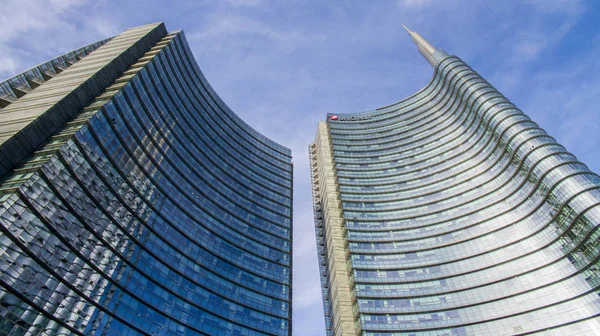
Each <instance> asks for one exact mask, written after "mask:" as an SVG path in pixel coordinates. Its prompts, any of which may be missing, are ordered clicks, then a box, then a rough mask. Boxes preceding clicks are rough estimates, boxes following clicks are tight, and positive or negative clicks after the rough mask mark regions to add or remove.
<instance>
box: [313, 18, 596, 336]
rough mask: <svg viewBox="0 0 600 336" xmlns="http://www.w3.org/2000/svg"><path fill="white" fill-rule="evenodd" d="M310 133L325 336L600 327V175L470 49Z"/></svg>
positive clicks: (425, 46) (429, 56)
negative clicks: (501, 86)
mask: <svg viewBox="0 0 600 336" xmlns="http://www.w3.org/2000/svg"><path fill="white" fill-rule="evenodd" d="M407 31H408V32H409V34H410V36H411V37H412V39H413V41H414V42H415V43H416V44H417V46H418V50H419V51H420V52H421V54H422V55H423V56H424V57H425V59H426V60H427V61H428V62H429V63H430V64H431V65H432V66H433V67H434V69H435V72H434V76H433V78H432V80H431V81H430V83H429V84H428V85H427V86H426V87H425V88H423V89H422V90H421V91H419V92H417V93H415V94H414V95H412V96H410V97H408V98H406V99H404V100H402V101H400V102H398V103H395V104H392V105H390V106H385V107H382V108H379V109H376V110H374V111H368V112H364V113H357V114H346V115H333V114H329V115H328V116H327V121H326V122H321V123H319V126H318V130H317V135H316V139H315V142H314V143H313V144H311V145H310V146H309V152H310V158H311V173H312V186H313V201H314V214H315V226H316V233H317V246H318V253H319V263H320V272H321V283H322V292H323V302H324V307H325V319H326V325H327V333H328V335H369V336H390V335H396V336H399V335H407V336H408V335H415V336H416V335H423V336H425V335H427V336H433V335H529V334H543V335H599V334H600V297H599V295H600V288H599V287H598V286H599V285H600V242H599V239H600V231H599V230H598V224H600V178H599V176H598V175H596V174H594V173H592V172H591V171H590V170H589V169H588V168H587V167H586V166H585V165H584V164H583V163H581V162H579V161H578V160H577V159H576V158H575V156H573V155H572V154H570V153H569V152H567V151H566V150H565V148H564V147H563V146H561V145H560V144H558V143H557V142H556V141H555V140H554V139H553V138H552V137H550V136H549V135H548V134H547V133H546V132H545V131H544V130H542V129H541V128H540V127H539V126H538V125H537V124H536V123H534V122H533V121H531V119H530V118H528V117H527V116H526V115H525V114H524V113H523V112H522V111H521V110H519V109H518V108H517V107H516V106H515V105H513V104H512V103H511V102H510V101H509V100H508V99H506V98H505V97H504V96H503V95H502V94H500V93H499V92H498V91H497V90H495V89H494V88H493V87H492V86H491V85H490V84H489V83H488V82H486V81H485V80H484V79H483V78H482V77H481V76H479V75H478V74H477V73H476V72H475V71H473V69H471V68H470V67H469V66H468V65H467V64H465V63H464V62H463V61H462V60H460V59H459V58H458V57H455V56H451V55H448V54H447V53H446V52H444V51H443V50H441V49H435V48H434V47H432V46H431V44H429V43H428V42H427V41H426V40H425V39H423V38H422V37H421V36H420V35H419V34H417V33H415V32H412V31H410V30H408V29H407Z"/></svg>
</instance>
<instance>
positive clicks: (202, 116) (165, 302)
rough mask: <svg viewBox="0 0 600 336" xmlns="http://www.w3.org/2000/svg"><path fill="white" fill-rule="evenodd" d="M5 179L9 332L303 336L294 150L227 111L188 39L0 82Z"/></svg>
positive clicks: (1, 312)
mask: <svg viewBox="0 0 600 336" xmlns="http://www.w3.org/2000/svg"><path fill="white" fill-rule="evenodd" d="M0 176H1V179H0V224H1V225H0V334H2V335H109V336H113V335H289V334H291V311H292V309H291V298H292V294H291V281H292V274H291V270H292V268H291V267H292V259H291V250H292V209H291V206H292V164H291V156H290V150H289V149H287V148H285V147H283V146H281V145H279V144H277V143H275V142H273V141H271V140H269V139H267V138H266V137H264V136H263V135H261V134H259V133H258V132H257V131H255V130H254V129H252V128H251V127H250V126H248V125H247V124H246V123H244V122H243V121H242V120H241V119H240V118H239V117H237V116H236V115H235V114H234V113H233V112H232V111H231V110H230V109H229V108H228V107H227V106H226V105H225V103H223V101H221V99H220V98H219V97H218V96H217V94H216V93H215V92H214V91H213V89H212V88H211V86H210V85H209V84H208V82H207V81H206V78H205V77H204V76H203V75H202V72H201V71H200V69H199V68H198V65H197V64H196V62H195V60H194V58H193V56H192V53H191V51H190V48H189V46H188V44H187V42H186V40H185V37H184V34H183V32H181V31H179V32H173V33H168V32H167V30H166V29H165V26H164V24H162V23H159V24H151V25H146V26H142V27H137V28H132V29H129V30H127V31H125V32H123V33H122V34H120V35H118V36H115V37H113V38H111V39H108V40H104V41H100V42H98V43H95V44H92V45H90V46H87V47H84V48H81V49H78V50H75V51H73V52H71V53H68V54H65V55H63V56H60V57H58V58H56V59H53V60H51V61H49V62H46V63H44V64H42V65H40V66H38V67H35V68H33V69H31V70H29V71H27V72H25V73H23V74H20V75H18V76H15V77H13V78H11V79H9V80H7V81H5V82H2V83H0Z"/></svg>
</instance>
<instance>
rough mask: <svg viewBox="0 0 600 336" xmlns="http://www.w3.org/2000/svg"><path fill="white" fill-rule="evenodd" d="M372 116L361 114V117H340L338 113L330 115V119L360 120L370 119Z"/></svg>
mask: <svg viewBox="0 0 600 336" xmlns="http://www.w3.org/2000/svg"><path fill="white" fill-rule="evenodd" d="M369 119H371V116H361V117H338V116H336V115H333V116H330V117H329V120H339V121H360V120H369Z"/></svg>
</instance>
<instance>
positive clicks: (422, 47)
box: [402, 25, 437, 66]
mask: <svg viewBox="0 0 600 336" xmlns="http://www.w3.org/2000/svg"><path fill="white" fill-rule="evenodd" d="M402 27H404V29H406V31H407V32H408V35H410V38H411V39H412V40H413V42H415V44H416V45H417V48H418V49H419V52H420V53H421V55H423V57H425V59H426V60H427V62H429V64H431V65H433V66H435V65H436V64H437V61H436V60H435V58H434V57H433V54H434V53H435V51H436V50H435V48H434V47H433V46H432V45H431V43H429V42H427V40H426V39H424V38H423V36H421V34H419V33H417V32H414V31H412V30H410V29H408V27H407V26H405V25H402Z"/></svg>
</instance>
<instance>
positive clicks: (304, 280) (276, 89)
mask: <svg viewBox="0 0 600 336" xmlns="http://www.w3.org/2000/svg"><path fill="white" fill-rule="evenodd" d="M599 6H600V2H598V1H587V2H586V1H577V0H572V1H567V0H562V1H551V0H538V1H536V0H531V1H517V0H514V1H454V0H445V1H443V0H438V1H433V0H404V1H344V2H342V1H339V2H324V1H307V0H303V1H275V0H273V1H262V0H227V1H191V0H190V1H146V2H145V3H144V4H141V2H139V1H115V2H112V3H111V2H109V1H102V0H99V1H78V0H55V1H31V0H29V1H28V0H17V1H13V0H3V1H2V11H1V12H0V31H1V32H2V34H0V79H5V78H8V77H10V76H12V75H14V74H16V73H19V72H21V71H24V70H26V69H27V68H29V67H32V66H34V65H36V64H39V63H41V62H44V61H46V60H48V59H50V58H53V57H55V56H57V55H59V54H61V53H64V52H67V51H70V50H72V49H75V48H77V47H80V46H83V45H86V44H89V43H91V42H94V41H96V40H100V39H103V38H106V37H109V36H112V35H116V34H118V33H120V32H121V31H123V30H125V29H126V28H128V27H133V26H138V25H143V24H147V23H151V22H157V21H164V22H165V23H166V25H167V28H168V29H169V30H179V29H183V30H184V32H185V34H186V36H187V38H188V41H189V43H190V46H191V48H192V51H193V52H194V55H195V57H196V60H197V62H198V64H199V65H200V67H201V68H202V70H203V71H204V73H205V75H206V76H207V78H208V79H209V81H210V82H211V84H212V85H213V87H214V88H215V90H216V91H217V92H218V93H219V95H220V96H221V97H222V98H223V100H224V101H225V102H227V104H228V105H229V106H230V107H231V108H232V109H233V110H234V111H235V112H236V113H237V114H238V115H239V116H240V117H242V118H243V119H244V120H246V122H248V123H249V124H250V125H251V126H253V127H254V128H256V129H257V130H258V131H260V132H261V133H263V134H265V135H267V136H269V137H271V138H272V139H274V140H275V141H278V142H280V143H282V144H284V145H286V146H288V147H291V148H292V150H293V155H294V164H295V176H294V177H295V181H294V186H295V191H294V196H295V200H294V222H295V223H294V226H295V232H294V233H295V236H294V239H295V241H294V253H295V255H294V335H298V336H304V335H323V334H324V322H323V316H322V308H321V297H320V296H321V294H320V287H319V281H318V271H317V261H316V250H315V238H314V229H313V221H312V205H311V195H310V180H309V170H308V153H307V146H308V144H309V143H310V142H311V141H312V140H313V138H314V135H315V132H316V124H317V122H318V121H321V120H324V118H325V114H326V113H328V112H333V113H344V112H358V111H364V110H371V109H374V108H377V107H380V106H384V105H388V104H391V103H393V102H396V101H398V100H401V99H403V98H405V97H407V96H408V95H410V94H412V93H414V92H416V91H417V90H419V89H420V88H422V87H423V86H425V85H426V84H427V83H428V81H429V80H430V79H431V76H432V73H433V72H432V68H431V66H430V65H429V64H428V63H427V62H426V61H425V60H424V59H423V58H422V57H421V55H420V54H419V53H418V51H417V49H416V47H415V46H414V44H413V43H412V41H411V40H410V38H409V37H408V35H406V33H405V32H404V30H403V29H402V24H406V25H407V26H408V27H409V28H411V29H412V30H415V31H418V32H419V33H421V34H422V35H423V36H424V37H425V38H427V39H428V40H429V41H430V42H431V43H432V44H433V45H434V46H436V47H440V48H443V49H445V50H446V51H448V52H449V53H451V54H455V55H457V56H459V57H461V58H462V59H463V60H465V61H466V62H467V63H468V64H469V65H470V66H471V67H473V68H474V69H475V70H476V71H478V72H479V73H480V74H481V75H483V77H484V78H486V79H487V80H488V81H489V82H490V83H491V84H492V85H494V86H495V87H496V88H497V89H498V90H499V91H500V92H502V93H504V95H506V96H507V97H508V98H509V99H510V100H512V101H513V102H514V103H515V104H516V105H517V106H518V107H520V108H521V109H522V110H523V111H524V112H525V113H526V114H528V115H529V116H530V117H531V118H532V119H533V120H534V121H536V122H537V123H538V124H540V125H541V126H542V127H543V128H544V129H546V130H547V131H548V133H550V135H552V136H554V137H555V138H556V139H557V140H558V142H560V143H562V144H563V145H565V146H566V147H567V149H568V150H570V151H571V152H573V153H574V154H575V155H576V156H577V157H578V158H579V159H580V160H581V161H583V162H584V163H586V164H587V165H588V166H589V167H590V168H591V169H592V170H593V171H595V172H600V8H599Z"/></svg>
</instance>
